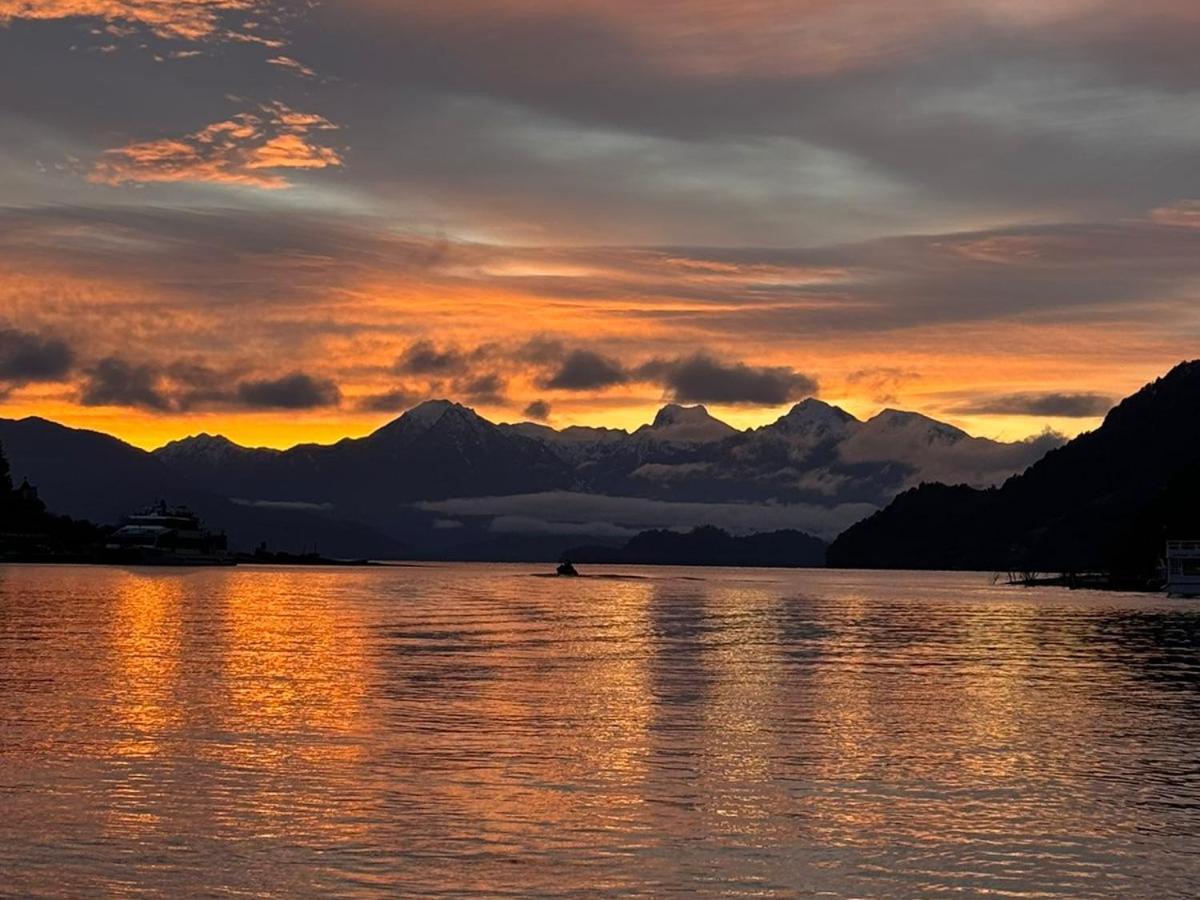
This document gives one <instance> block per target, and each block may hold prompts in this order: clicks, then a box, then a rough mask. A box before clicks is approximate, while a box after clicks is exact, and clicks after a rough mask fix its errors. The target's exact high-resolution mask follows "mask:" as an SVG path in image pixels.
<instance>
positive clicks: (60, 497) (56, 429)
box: [0, 417, 404, 557]
mask: <svg viewBox="0 0 1200 900" xmlns="http://www.w3.org/2000/svg"><path fill="white" fill-rule="evenodd" d="M0 443H2V444H3V447H4V452H5V453H6V455H7V456H8V458H9V461H10V463H11V467H12V472H13V475H14V477H15V478H17V479H18V480H20V479H22V478H28V479H29V480H30V481H31V482H32V483H33V484H35V485H36V486H37V488H38V491H39V493H40V495H41V498H42V500H43V501H44V502H45V503H46V506H47V507H48V508H49V509H50V510H51V511H52V512H54V513H58V514H63V515H69V516H73V517H76V518H81V519H88V520H90V521H93V522H96V523H98V524H114V523H116V522H119V521H120V519H121V517H122V516H123V515H125V514H127V513H129V512H131V511H133V510H135V509H137V508H139V507H142V506H145V505H147V504H149V503H153V502H155V501H156V500H159V499H160V498H161V499H167V500H169V501H170V502H172V503H185V504H187V505H188V506H191V507H192V508H193V509H195V510H196V512H197V513H199V514H200V515H201V517H202V518H203V519H204V521H205V523H206V524H207V525H208V526H209V527H212V528H216V529H220V530H224V531H226V532H227V533H228V535H229V539H230V543H231V545H232V546H233V547H234V548H236V549H243V550H249V549H251V548H253V547H254V546H256V545H257V544H258V543H259V542H260V541H267V543H268V544H269V545H270V546H272V547H274V548H276V549H284V550H300V549H303V548H304V547H313V546H316V547H318V548H320V550H321V551H322V552H323V553H326V554H329V555H333V556H359V555H371V556H381V557H396V556H399V555H403V554H404V547H403V546H402V544H401V543H400V542H398V541H397V540H395V539H393V538H390V537H387V536H385V535H383V534H381V533H380V532H379V531H377V530H375V529H372V528H368V527H365V526H363V525H360V524H357V523H354V522H346V521H338V520H336V519H333V518H331V517H328V516H325V515H322V514H320V513H319V511H317V510H304V509H296V508H287V507H269V506H249V505H244V504H238V503H234V502H232V501H231V500H230V499H228V498H227V497H224V496H219V495H217V494H214V493H212V492H209V491H205V490H203V489H201V488H199V487H197V486H196V485H195V484H194V483H192V482H191V481H190V480H189V479H188V478H187V477H186V476H184V475H182V474H180V473H179V472H176V471H174V470H172V469H171V468H170V467H169V466H167V465H166V464H165V463H164V462H163V461H162V460H161V459H158V458H156V457H155V456H154V455H153V454H150V453H147V452H145V451H144V450H139V449H138V448H137V447H133V446H131V445H129V444H126V443H125V442H124V441H120V440H118V439H117V438H114V437H111V436H109V435H106V434H100V433H99V432H95V431H87V430H83V429H76V428H67V427H65V426H63V425H59V424H57V423H54V422H49V421H47V420H45V419H40V418H37V417H30V418H26V419H20V420H13V419H0Z"/></svg>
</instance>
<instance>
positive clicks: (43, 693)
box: [0, 566, 1200, 896]
mask: <svg viewBox="0 0 1200 900" xmlns="http://www.w3.org/2000/svg"><path fill="white" fill-rule="evenodd" d="M634 574H637V575H638V577H630V578H614V579H606V578H584V579H578V580H570V581H564V580H561V579H559V580H555V579H537V578H531V577H529V572H528V570H527V569H526V568H523V567H502V566H475V567H471V566H461V567H429V568H417V569H398V570H378V571H374V570H367V571H350V570H346V571H326V570H276V569H269V568H262V569H256V568H239V569H236V570H232V571H211V572H192V573H187V572H166V571H162V572H155V571H135V570H129V571H123V570H112V569H110V570H88V569H77V570H71V569H52V568H45V569H34V568H31V569H28V570H25V569H21V570H13V571H2V570H0V679H3V688H4V691H5V694H4V696H5V698H6V700H5V702H6V707H5V709H6V712H7V713H8V716H7V720H6V721H5V722H4V723H2V727H0V750H2V751H3V752H0V800H2V801H4V802H5V803H6V804H7V805H8V807H9V815H8V816H7V817H4V818H0V871H4V872H5V873H6V874H7V873H16V874H15V876H14V877H12V878H10V881H11V890H12V892H13V893H15V894H17V895H23V894H27V893H31V892H34V889H35V888H37V887H39V886H40V885H42V884H43V883H46V879H47V878H50V877H53V878H54V879H56V880H55V881H54V882H53V883H54V884H55V885H59V891H58V892H59V893H61V894H63V895H70V896H86V895H95V894H117V895H123V894H130V893H138V892H148V893H158V894H166V895H178V894H180V893H187V892H189V891H193V890H194V891H197V892H200V893H205V894H247V895H260V894H265V895H272V896H302V895H322V894H331V893H333V894H339V895H364V896H378V895H380V894H395V893H410V892H412V893H416V892H421V893H437V892H439V891H442V892H445V893H448V894H461V893H463V892H466V891H471V890H474V891H478V892H482V893H487V894H499V893H509V894H512V895H527V894H532V893H555V894H561V893H571V892H575V893H592V892H597V891H599V890H601V889H608V890H610V891H611V892H613V893H618V894H642V895H648V896H662V895H664V894H676V895H686V896H691V895H695V894H701V893H712V894H722V895H773V896H794V895H796V894H797V893H801V892H803V891H813V892H824V893H827V894H829V895H833V896H883V895H910V894H931V893H939V892H960V893H967V894H975V893H988V892H993V893H1001V894H1005V895H1011V896H1025V895H1039V894H1041V895H1044V894H1054V893H1058V894H1066V895H1095V894H1101V893H1105V892H1114V891H1115V889H1117V888H1128V887H1129V886H1130V885H1135V884H1142V883H1145V884H1153V886H1154V888H1155V891H1154V893H1155V894H1156V895H1161V896H1170V895H1172V894H1174V895H1181V894H1183V893H1186V892H1185V891H1184V890H1183V888H1184V887H1185V886H1187V885H1190V883H1191V882H1190V878H1191V875H1192V874H1193V873H1194V871H1195V867H1196V865H1197V864H1200V821H1198V819H1197V812H1196V811H1197V810H1198V809H1200V805H1198V804H1200V782H1196V781H1195V780H1194V778H1193V775H1194V773H1195V772H1196V771H1200V751H1197V749H1196V748H1197V747H1198V746H1200V699H1198V697H1200V689H1198V687H1197V685H1200V658H1198V655H1197V648H1198V647H1200V625H1198V624H1197V619H1200V616H1198V615H1197V613H1196V612H1195V611H1194V610H1192V609H1191V608H1189V607H1186V606H1180V605H1172V604H1169V603H1167V601H1161V600H1154V601H1151V600H1145V599H1142V598H1116V599H1114V598H1098V597H1095V596H1092V595H1085V594H1079V595H1067V594H1065V593H1058V592H1053V591H1051V592H1046V593H1028V594H1023V593H1015V592H1011V591H1003V590H1001V589H993V588H990V587H988V586H987V585H986V583H982V584H977V583H976V582H974V581H971V580H970V579H971V578H973V577H975V576H947V575H930V576H920V577H919V578H918V577H914V579H913V580H912V581H911V582H902V583H900V584H897V583H894V580H891V579H894V576H889V575H864V574H851V573H765V572H757V573H731V572H712V573H703V575H697V574H696V573H694V572H693V573H682V572H675V571H673V570H647V571H641V572H638V573H634ZM1151 603H1157V604H1159V606H1158V607H1151V609H1152V610H1153V611H1154V615H1153V616H1152V615H1147V614H1146V609H1145V608H1144V607H1146V606H1147V604H1151ZM1154 616H1158V617H1160V618H1161V619H1162V621H1161V622H1160V621H1159V620H1158V619H1156V618H1155V617H1154ZM1164 648H1165V649H1164ZM1164 660H1167V661H1168V662H1164ZM1131 847H1136V848H1138V849H1137V852H1133V851H1132V850H1131V849H1130V848H1131ZM49 873H53V876H51V875H50V874H49ZM4 891H5V888H4V887H0V893H4ZM52 893H53V891H52Z"/></svg>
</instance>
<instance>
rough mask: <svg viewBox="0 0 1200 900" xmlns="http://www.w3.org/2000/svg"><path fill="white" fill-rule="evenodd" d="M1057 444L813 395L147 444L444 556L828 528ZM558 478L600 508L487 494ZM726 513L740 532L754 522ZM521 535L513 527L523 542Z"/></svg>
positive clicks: (243, 494) (559, 484)
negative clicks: (748, 404)
mask: <svg viewBox="0 0 1200 900" xmlns="http://www.w3.org/2000/svg"><path fill="white" fill-rule="evenodd" d="M1054 443H1055V441H1054V439H1053V438H1043V439H1039V440H1038V441H1033V442H1021V443H1017V444H1001V443H997V442H995V441H989V440H983V439H976V438H971V437H969V436H968V435H966V434H965V433H963V432H961V431H959V430H958V429H955V428H952V427H951V426H948V425H945V424H942V423H939V422H935V421H933V420H932V419H928V418H926V417H924V416H919V415H917V414H914V413H902V412H896V411H887V412H885V413H881V414H880V415H879V416H876V417H875V418H873V419H871V420H869V421H867V422H860V421H859V420H858V419H856V418H855V417H854V416H852V415H850V414H849V413H847V412H846V411H844V410H841V409H839V408H837V407H836V406H832V405H830V404H827V403H823V402H822V401H819V400H816V399H810V400H806V401H804V402H802V403H798V404H796V406H795V407H793V408H792V409H791V410H790V411H789V412H788V413H787V414H786V415H784V416H781V417H780V418H779V419H778V420H777V421H775V422H773V423H771V424H769V425H766V426H763V427H761V428H757V429H751V430H748V431H738V430H736V429H734V428H732V427H731V426H729V425H728V424H726V423H724V422H721V421H720V420H718V419H716V418H714V417H713V416H712V415H710V414H709V412H708V411H707V410H706V409H705V408H704V407H702V406H692V407H685V406H679V405H676V404H671V405H668V406H666V407H664V408H663V409H662V410H661V411H660V412H659V413H658V415H656V416H655V418H654V421H653V422H652V423H650V424H648V425H645V426H642V427H641V428H638V429H637V430H636V431H634V432H633V433H632V434H631V433H628V432H625V431H621V430H617V429H597V428H582V427H571V428H566V429H563V430H562V431H558V430H555V429H553V428H550V427H548V426H545V425H536V424H533V423H521V424H516V425H496V424H493V423H491V422H489V421H487V420H486V419H483V418H482V417H480V416H479V415H477V414H476V413H475V412H473V411H472V410H470V409H468V408H466V407H463V406H460V405H459V404H456V403H451V402H449V401H446V400H434V401H428V402H426V403H422V404H420V405H419V406H417V407H414V408H413V409H411V410H409V411H408V412H406V413H405V414H404V415H402V416H401V417H399V418H398V419H396V420H394V421H392V422H390V423H388V424H386V425H384V426H383V427H381V428H379V429H378V430H377V431H375V432H374V433H372V434H370V435H368V436H366V437H363V438H356V439H346V440H342V441H339V442H338V443H336V444H333V445H327V446H326V445H317V444H305V445H301V446H298V447H293V448H291V449H290V450H285V451H274V450H255V449H250V448H243V447H238V446H237V445H235V444H232V443H231V442H229V441H227V440H225V439H223V438H220V437H214V436H211V435H199V436H197V437H194V438H188V439H185V440H183V441H176V442H173V443H171V444H169V445H167V446H166V447H163V448H161V449H160V450H157V451H155V456H156V457H157V458H158V459H159V460H161V461H162V462H164V463H165V464H167V465H168V466H169V467H170V468H171V469H172V470H173V471H175V472H176V473H178V474H181V475H183V476H185V477H186V478H187V479H188V481H189V482H190V483H191V484H193V485H195V486H197V487H200V488H203V489H204V490H206V491H209V492H211V493H214V494H219V495H220V496H223V497H227V498H231V499H234V500H237V501H239V502H243V503H246V502H248V503H253V504H258V505H263V504H270V505H273V506H280V505H292V506H295V505H297V504H306V505H319V506H320V507H321V508H322V509H324V510H325V512H326V514H327V515H330V516H334V517H338V518H342V519H352V520H355V521H361V522H364V523H367V524H369V525H371V526H372V527H374V528H376V529H378V530H380V531H383V532H385V533H387V534H390V535H393V536H395V537H396V538H397V539H400V540H403V541H405V542H406V543H408V544H409V545H410V546H411V547H412V548H413V550H414V551H415V552H427V553H433V554H436V555H439V556H445V555H447V554H453V553H454V552H458V551H456V550H455V548H456V547H457V548H459V549H460V551H461V552H467V551H469V552H470V553H471V554H472V555H477V554H480V553H488V552H492V550H491V549H488V548H503V552H504V553H505V554H508V553H511V552H517V551H516V550H515V549H514V548H516V547H518V545H519V546H520V547H521V548H527V547H530V546H533V544H532V543H531V541H532V538H533V536H534V535H539V536H540V538H539V540H540V541H542V543H541V544H538V546H551V545H552V544H553V541H554V540H556V539H557V538H558V537H563V536H566V537H568V538H571V537H573V538H574V541H575V543H578V542H579V541H578V537H579V536H580V535H582V534H593V535H604V534H609V535H613V534H618V533H619V534H622V535H631V534H634V533H636V532H637V531H638V530H644V529H645V528H658V527H671V528H678V527H680V526H681V525H687V526H690V525H694V524H697V523H701V522H714V521H716V522H726V523H728V522H730V517H729V512H728V506H729V505H730V504H735V505H737V506H739V507H742V506H744V507H745V508H746V510H747V511H748V512H750V513H751V515H750V516H749V517H748V518H747V520H750V519H755V520H756V521H761V520H762V518H764V517H762V516H755V514H754V513H755V511H766V512H769V513H771V515H770V516H769V518H770V520H771V522H772V523H773V524H772V528H795V529H797V530H800V531H808V532H809V533H813V534H818V535H821V536H825V537H832V534H833V533H836V531H837V530H838V529H840V528H841V527H844V524H845V523H847V522H850V521H854V520H855V519H856V518H858V517H860V516H861V515H863V513H864V511H865V510H870V509H872V508H879V507H882V506H883V505H885V504H886V503H887V502H889V501H890V500H891V499H892V498H893V497H894V496H895V495H896V494H897V493H899V492H900V491H902V490H904V489H905V488H906V487H908V486H911V485H912V484H914V483H916V481H917V480H919V479H920V478H922V477H954V478H956V479H961V480H964V481H967V482H968V483H971V484H975V485H988V484H993V483H996V482H998V481H1001V480H1003V479H1004V478H1005V477H1007V476H1008V475H1011V474H1012V473H1013V472H1015V471H1020V470H1021V469H1023V468H1024V467H1025V466H1026V465H1028V463H1030V462H1032V461H1033V460H1034V459H1036V458H1037V457H1038V456H1040V455H1041V454H1042V453H1044V452H1045V450H1046V449H1047V448H1048V447H1049V446H1053V445H1054ZM564 492H568V493H570V494H571V495H574V496H579V495H586V496H597V497H604V498H611V499H612V500H614V501H615V507H617V508H612V509H608V510H607V511H606V513H605V515H606V516H608V517H607V518H603V519H592V518H582V519H581V518H578V517H577V516H575V515H574V514H573V513H572V512H571V507H572V506H573V504H566V503H564V504H559V505H558V506H554V505H549V506H548V505H547V504H546V503H536V504H533V505H534V506H537V507H538V512H537V515H534V516H530V515H524V514H522V515H513V514H512V513H511V512H507V513H506V512H505V511H503V510H502V509H500V508H499V507H502V506H504V504H503V503H500V502H497V500H498V499H502V498H505V497H513V496H527V497H530V498H538V497H554V496H562V495H563V493H564ZM454 498H476V499H477V500H478V501H479V502H478V503H477V504H474V509H475V512H474V513H473V514H472V515H458V516H442V518H440V519H438V520H437V522H436V523H434V522H432V519H431V516H430V514H429V510H430V509H432V508H433V507H431V506H428V504H431V503H438V502H440V501H448V500H451V499H454ZM646 501H653V502H654V503H663V504H686V505H687V507H688V509H689V512H691V515H690V517H687V518H685V520H684V521H683V522H680V521H679V518H678V517H677V516H676V515H675V513H674V512H672V513H671V514H670V515H669V516H668V517H666V518H663V519H654V520H651V521H647V520H646V518H645V516H646V510H647V508H648V507H647V503H646ZM719 506H724V507H726V508H725V509H723V510H722V509H717V508H716V507H719ZM672 509H673V510H678V509H679V507H678V506H674V507H672ZM422 510H424V512H422ZM735 518H736V517H735ZM831 523H837V524H836V526H832V525H831ZM435 525H436V527H434V526H435ZM738 527H739V532H738V533H745V531H746V530H753V529H749V528H747V527H746V526H738ZM518 534H519V535H524V537H523V538H522V539H521V540H520V541H516V539H515V537H514V535H518ZM564 546H568V545H564ZM497 552H499V551H497ZM520 552H522V553H524V552H528V551H527V550H526V549H521V550H520Z"/></svg>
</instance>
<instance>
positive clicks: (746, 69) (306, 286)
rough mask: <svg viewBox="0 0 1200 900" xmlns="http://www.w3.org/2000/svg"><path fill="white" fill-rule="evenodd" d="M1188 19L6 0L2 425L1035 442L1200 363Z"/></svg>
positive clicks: (972, 5)
mask: <svg viewBox="0 0 1200 900" xmlns="http://www.w3.org/2000/svg"><path fill="white" fill-rule="evenodd" d="M1198 148H1200V4H1197V3H1196V2H1195V0H1141V2H1138V3H1129V2H1127V0H906V2H904V3H897V2H895V0H740V2H729V0H659V2H655V3H647V2H644V0H638V2H632V0H573V2H550V0H494V2H484V0H442V2H438V3H430V2H428V0H425V2H416V0H414V2H408V0H326V2H308V0H304V2H272V0H0V415H3V416H8V417H19V416H25V415H42V416H45V417H47V418H51V419H55V420H57V421H61V422H64V423H67V424H71V425H75V426H79V427H89V428H95V429H98V430H102V431H107V432H109V433H113V434H116V435H118V436H120V437H122V438H124V439H126V440H129V441H131V442H133V443H135V444H138V445H140V446H144V447H154V446H157V445H159V444H162V443H164V442H165V441H167V440H170V439H173V438H178V437H182V436H185V435H188V434H193V433H197V432H201V431H208V432H221V433H224V434H226V435H227V436H229V437H231V438H233V439H234V440H237V441H239V442H242V443H246V444H254V445H269V446H289V445H292V444H295V443H298V442H302V441H310V440H316V441H328V440H335V439H337V438H340V437H344V436H347V435H361V434H366V433H368V432H370V431H372V430H373V429H374V428H376V427H378V426H379V425H381V424H383V423H385V422H386V421H388V420H390V419H391V418H394V417H395V416H396V415H399V414H400V413H401V412H402V411H403V410H405V409H406V408H408V407H410V406H412V405H413V404H414V403H417V402H419V401H420V400H422V399H427V398H431V397H449V398H451V399H454V400H458V401H460V402H462V403H465V404H467V405H470V406H472V407H474V408H476V409H477V410H479V411H480V412H481V413H482V414H484V415H486V416H488V417H489V418H492V419H493V420H497V421H520V420H524V419H533V420H538V421H546V422H548V423H549V424H551V425H554V426H558V427H561V426H565V425H570V424H591V425H606V426H614V427H635V426H636V425H638V424H641V423H642V422H645V421H648V420H649V419H650V418H651V417H652V416H653V413H654V410H655V409H656V408H657V407H659V406H661V405H662V404H663V403H665V402H669V401H678V402H683V403H694V402H699V403H705V404H707V405H708V406H709V407H710V409H711V410H712V411H713V412H714V413H715V414H717V415H719V416H720V417H721V418H723V419H725V420H726V421H729V422H731V423H732V424H734V425H736V426H738V427H748V426H752V425H758V424H762V423H765V422H768V421H771V420H773V419H774V418H776V417H777V416H778V415H780V414H781V413H782V412H783V411H785V410H786V409H787V408H789V407H790V406H791V405H792V404H793V403H794V402H797V401H798V400H801V399H803V398H804V397H807V396H818V397H820V398H822V399H824V400H827V401H829V402H834V403H838V404H840V405H842V406H843V407H845V408H846V409H847V410H849V411H851V412H852V413H855V414H856V415H859V416H860V417H864V416H869V415H871V414H873V413H875V412H877V411H879V410H880V409H883V408H885V407H894V408H903V409H912V410H917V411H920V412H924V413H926V414H927V415H931V416H934V417H936V418H939V419H941V420H943V421H947V422H950V423H952V424H955V425H958V426H960V427H963V428H965V429H966V430H968V431H970V432H972V433H974V434H979V435H984V436H989V437H997V438H1003V439H1008V440H1015V439H1018V438H1023V437H1026V436H1029V435H1033V434H1037V433H1040V432H1042V431H1043V430H1045V429H1047V428H1050V429H1053V430H1056V431H1058V432H1061V433H1064V434H1067V435H1072V434H1076V433H1079V432H1080V431H1083V430H1087V429H1090V428H1094V427H1095V426H1096V425H1097V424H1098V422H1099V421H1100V419H1101V417H1102V416H1103V413H1104V412H1105V410H1106V409H1108V408H1109V406H1110V405H1111V404H1112V403H1113V402H1114V401H1115V400H1116V399H1118V398H1120V397H1122V396H1124V395H1127V394H1129V393H1131V392H1133V391H1134V390H1136V389H1137V388H1138V387H1140V386H1141V385H1142V384H1144V383H1146V382H1147V381H1150V380H1152V379H1153V378H1154V377H1156V376H1157V375H1160V374H1162V373H1164V372H1165V371H1166V370H1167V369H1169V368H1170V367H1171V366H1172V365H1174V364H1175V363H1177V362H1179V361H1181V360H1183V359H1188V358H1194V357H1197V356H1200V352H1198V351H1200V341H1198V338H1200V304H1198V302H1197V301H1198V299H1200V151H1198Z"/></svg>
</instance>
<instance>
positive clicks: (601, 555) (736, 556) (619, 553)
mask: <svg viewBox="0 0 1200 900" xmlns="http://www.w3.org/2000/svg"><path fill="white" fill-rule="evenodd" d="M825 549H826V544H825V542H824V541H821V540H818V539H817V538H815V537H813V536H812V535H808V534H805V533H804V532H802V531H791V530H784V531H772V532H767V533H763V534H749V535H745V536H742V537H734V536H733V535H731V534H729V533H728V532H727V531H722V530H721V529H720V528H714V527H712V526H711V525H702V526H700V527H699V528H694V529H692V530H691V531H687V532H678V531H665V530H655V531H643V532H642V533H641V534H638V535H636V536H634V537H632V538H630V540H629V542H628V543H627V544H625V546H624V547H595V546H591V547H575V548H572V549H570V550H568V551H566V552H565V553H564V554H563V557H564V558H566V559H570V560H571V561H572V562H577V563H626V564H630V565H660V566H764V567H776V568H803V567H815V566H821V565H824V562H825Z"/></svg>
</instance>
